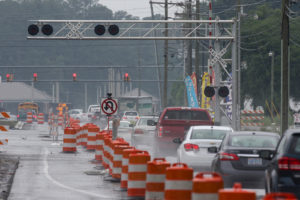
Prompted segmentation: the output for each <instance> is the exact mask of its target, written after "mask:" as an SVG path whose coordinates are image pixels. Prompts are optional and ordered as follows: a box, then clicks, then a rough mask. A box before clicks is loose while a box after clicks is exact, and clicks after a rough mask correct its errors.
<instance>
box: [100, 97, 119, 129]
mask: <svg viewBox="0 0 300 200" xmlns="http://www.w3.org/2000/svg"><path fill="white" fill-rule="evenodd" d="M111 95H112V94H111V93H107V98H106V99H103V100H102V101H101V110H102V112H103V113H105V114H106V116H107V129H108V130H109V117H110V116H111V115H113V114H114V113H116V112H117V110H118V103H117V101H116V100H114V99H113V98H112V97H111Z"/></svg>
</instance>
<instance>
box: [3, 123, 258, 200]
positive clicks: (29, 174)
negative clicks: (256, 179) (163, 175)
mask: <svg viewBox="0 0 300 200" xmlns="http://www.w3.org/2000/svg"><path fill="white" fill-rule="evenodd" d="M100 125H101V124H100ZM101 126H102V125H101ZM47 136H48V126H47V125H35V126H34V127H33V128H32V130H10V131H9V132H8V133H4V134H1V137H2V138H4V137H5V138H8V140H9V144H8V145H7V146H5V147H2V149H3V150H4V152H2V153H5V154H9V155H17V156H19V157H20V164H19V168H18V170H17V172H16V174H15V178H14V183H13V186H12V188H11V193H10V196H9V199H11V200H18V199H22V200H23V199H30V200H31V199H72V200H74V199H126V196H127V193H126V192H121V191H119V187H120V185H119V183H112V182H110V181H104V180H103V176H101V175H87V174H85V172H99V170H96V169H95V167H97V166H99V164H95V163H93V162H91V161H92V160H93V159H94V153H93V152H89V151H86V150H85V149H83V148H81V147H77V151H78V152H77V153H76V154H72V153H62V131H60V136H59V140H58V141H53V140H52V138H49V137H47ZM119 136H120V137H124V139H126V140H127V141H129V142H130V132H122V131H120V132H119ZM136 147H137V148H139V149H142V150H147V151H149V153H150V154H151V157H152V158H154V157H162V156H160V155H159V152H157V151H155V148H156V147H155V145H153V144H152V143H147V142H146V143H144V142H143V144H136ZM165 155H167V156H166V159H167V160H168V161H169V162H171V163H174V162H176V160H177V158H176V153H175V152H167V153H166V154H165ZM256 191H257V192H258V195H259V196H261V195H262V194H263V191H262V190H256Z"/></svg>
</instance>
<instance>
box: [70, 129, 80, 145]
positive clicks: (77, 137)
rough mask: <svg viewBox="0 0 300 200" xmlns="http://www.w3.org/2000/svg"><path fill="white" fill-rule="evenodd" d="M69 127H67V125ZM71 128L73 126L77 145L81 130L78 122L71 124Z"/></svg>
mask: <svg viewBox="0 0 300 200" xmlns="http://www.w3.org/2000/svg"><path fill="white" fill-rule="evenodd" d="M67 128H69V127H67ZM71 128H74V129H75V131H76V146H78V145H79V142H80V137H79V136H80V131H81V127H80V125H79V124H72V126H71Z"/></svg>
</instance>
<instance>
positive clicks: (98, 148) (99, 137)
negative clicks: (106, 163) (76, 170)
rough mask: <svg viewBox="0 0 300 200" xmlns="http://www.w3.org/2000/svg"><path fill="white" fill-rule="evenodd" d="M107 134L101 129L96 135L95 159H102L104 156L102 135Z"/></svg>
mask: <svg viewBox="0 0 300 200" xmlns="http://www.w3.org/2000/svg"><path fill="white" fill-rule="evenodd" d="M106 135H109V134H108V133H106V132H105V131H101V132H99V133H98V134H97V136H96V154H95V159H96V160H100V161H103V159H104V158H103V157H104V136H106Z"/></svg>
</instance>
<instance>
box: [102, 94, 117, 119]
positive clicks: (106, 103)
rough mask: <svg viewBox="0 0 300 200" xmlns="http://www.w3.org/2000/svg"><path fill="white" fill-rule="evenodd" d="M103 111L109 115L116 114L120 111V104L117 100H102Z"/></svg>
mask: <svg viewBox="0 0 300 200" xmlns="http://www.w3.org/2000/svg"><path fill="white" fill-rule="evenodd" d="M101 110H102V112H103V113H105V114H107V115H112V114H115V113H116V112H117V110H118V103H117V101H116V100H114V99H111V98H107V99H102V101H101Z"/></svg>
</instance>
